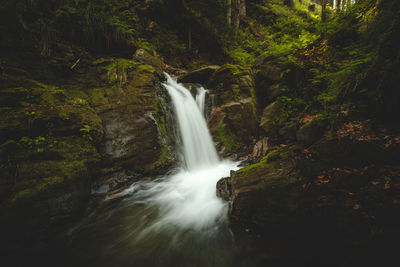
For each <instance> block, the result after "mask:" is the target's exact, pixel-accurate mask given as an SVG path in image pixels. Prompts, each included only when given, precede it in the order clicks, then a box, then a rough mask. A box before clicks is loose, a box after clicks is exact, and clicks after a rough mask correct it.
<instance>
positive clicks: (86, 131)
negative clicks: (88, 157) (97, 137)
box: [79, 124, 93, 141]
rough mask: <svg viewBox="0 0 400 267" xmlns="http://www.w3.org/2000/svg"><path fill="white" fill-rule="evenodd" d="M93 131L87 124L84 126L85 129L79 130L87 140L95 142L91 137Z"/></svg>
mask: <svg viewBox="0 0 400 267" xmlns="http://www.w3.org/2000/svg"><path fill="white" fill-rule="evenodd" d="M91 130H92V129H91V128H90V126H89V125H87V124H85V125H83V127H82V128H80V129H79V131H80V132H81V133H82V134H83V136H84V137H85V138H87V139H88V140H89V141H92V140H93V138H92V136H91V135H90V132H91Z"/></svg>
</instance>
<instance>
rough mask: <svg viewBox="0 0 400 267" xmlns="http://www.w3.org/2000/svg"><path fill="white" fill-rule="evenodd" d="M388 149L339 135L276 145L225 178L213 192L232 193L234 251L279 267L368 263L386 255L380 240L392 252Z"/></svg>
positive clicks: (392, 173)
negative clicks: (237, 248)
mask: <svg viewBox="0 0 400 267" xmlns="http://www.w3.org/2000/svg"><path fill="white" fill-rule="evenodd" d="M389 143H390V145H386V148H385V146H384V145H383V144H381V143H379V142H375V141H373V140H368V139H365V138H361V139H359V140H355V139H351V138H347V137H344V138H330V139H328V138H324V139H321V140H320V141H318V142H317V143H315V144H313V145H312V146H311V147H309V148H307V149H304V148H303V147H302V146H301V145H294V146H282V147H279V148H277V149H275V150H273V151H272V152H270V153H269V154H268V155H267V156H265V157H264V158H263V159H262V160H261V161H260V162H258V163H256V164H253V165H249V166H247V167H245V168H243V169H240V170H238V171H236V172H233V173H232V174H231V177H230V178H224V180H222V181H220V186H219V187H218V189H220V190H221V193H220V195H221V197H223V198H225V199H226V194H227V193H228V192H231V196H230V198H229V200H230V201H232V206H231V212H230V217H231V226H232V229H233V232H234V234H235V238H236V240H237V242H238V243H239V244H242V246H241V248H240V249H243V250H247V251H253V252H254V254H255V255H254V257H258V258H257V260H258V261H259V262H260V264H261V263H266V262H267V263H269V262H270V263H275V264H277V263H279V264H280V265H283V266H287V265H291V263H293V262H296V264H300V265H313V266H314V265H320V264H322V263H324V262H326V260H327V259H329V261H330V263H329V264H331V265H329V266H337V265H340V264H343V263H345V265H346V264H350V265H351V264H352V263H357V264H358V263H360V262H362V263H363V264H366V265H368V264H369V263H370V261H377V262H378V261H380V260H382V258H385V257H384V255H389V254H390V253H393V252H394V251H391V252H388V251H386V249H387V248H388V246H385V251H383V250H382V249H380V244H382V242H383V243H385V244H386V245H387V244H393V247H395V243H394V242H395V240H397V238H399V237H400V232H399V231H398V229H397V228H395V227H394V225H397V224H398V223H400V216H399V214H400V205H399V203H400V202H399V201H398V195H399V193H400V176H399V175H398V173H396V170H398V156H399V155H398V153H399V152H398V151H397V152H394V149H395V147H398V145H397V144H393V143H391V142H389ZM389 143H388V144H389ZM399 151H400V150H399ZM396 154H397V156H396ZM382 164H384V165H382ZM396 166H397V167H396ZM385 177H386V178H385ZM388 177H390V178H388ZM227 185H230V188H229V190H227V188H228V187H227ZM378 222H379V226H378V225H377V223H378ZM377 228H378V229H380V230H377ZM394 236H395V238H393V237H394ZM389 248H390V246H389ZM310 251H312V253H311V255H310V253H309V252H310ZM387 253H389V254H387ZM366 255H369V256H366ZM378 255H379V256H378ZM393 255H394V254H393Z"/></svg>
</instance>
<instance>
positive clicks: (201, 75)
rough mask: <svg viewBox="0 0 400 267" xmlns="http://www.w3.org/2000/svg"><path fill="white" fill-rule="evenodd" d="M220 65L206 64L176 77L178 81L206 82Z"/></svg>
mask: <svg viewBox="0 0 400 267" xmlns="http://www.w3.org/2000/svg"><path fill="white" fill-rule="evenodd" d="M219 68H220V66H206V67H203V68H201V69H198V70H195V71H192V72H189V73H188V74H185V75H184V76H182V77H180V78H179V79H178V82H180V83H200V84H204V85H205V84H207V82H208V79H209V78H210V77H211V75H212V74H213V73H214V72H215V71H216V70H217V69H219Z"/></svg>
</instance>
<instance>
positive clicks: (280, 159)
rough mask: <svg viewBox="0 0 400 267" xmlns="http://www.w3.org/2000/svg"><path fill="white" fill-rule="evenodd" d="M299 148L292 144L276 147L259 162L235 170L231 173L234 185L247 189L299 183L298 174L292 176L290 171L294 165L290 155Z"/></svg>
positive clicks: (239, 188)
mask: <svg viewBox="0 0 400 267" xmlns="http://www.w3.org/2000/svg"><path fill="white" fill-rule="evenodd" d="M300 148H301V146H300V145H293V146H289V147H285V148H280V149H276V150H274V151H271V152H270V153H268V155H266V156H265V157H264V158H263V159H262V160H261V161H260V162H258V163H255V164H252V165H249V166H246V167H244V168H242V169H240V170H238V171H236V172H235V173H234V174H233V175H232V182H233V184H234V187H235V188H236V189H237V190H240V191H243V190H244V191H247V190H253V189H257V190H259V189H265V188H269V187H281V186H284V185H288V184H293V183H299V181H300V179H301V178H300V176H297V175H295V176H293V175H290V173H291V171H292V170H293V169H294V167H295V162H294V160H292V157H293V155H294V154H295V153H297V152H298V151H299V150H300Z"/></svg>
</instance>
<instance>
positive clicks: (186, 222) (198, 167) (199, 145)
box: [137, 74, 237, 237]
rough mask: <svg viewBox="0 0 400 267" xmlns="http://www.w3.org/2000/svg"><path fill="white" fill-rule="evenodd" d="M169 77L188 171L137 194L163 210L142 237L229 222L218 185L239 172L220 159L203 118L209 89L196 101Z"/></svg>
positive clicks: (165, 84) (180, 170)
mask: <svg viewBox="0 0 400 267" xmlns="http://www.w3.org/2000/svg"><path fill="white" fill-rule="evenodd" d="M166 76H167V81H166V83H164V84H163V86H164V87H165V88H166V89H167V91H168V93H169V95H170V96H171V99H172V103H173V105H174V111H175V115H176V117H177V122H178V125H177V126H178V128H179V132H180V138H181V140H182V148H181V149H180V151H181V152H182V154H183V155H182V160H183V161H184V162H183V163H184V166H185V167H184V168H179V169H177V170H175V172H174V173H173V174H171V175H169V177H167V178H165V179H162V180H161V181H156V182H154V183H151V184H148V189H147V190H141V191H139V192H138V193H137V194H138V195H139V196H140V195H142V197H144V198H147V200H148V201H150V202H151V203H153V204H155V206H157V207H158V209H159V217H158V219H156V220H155V221H154V223H152V224H151V226H149V227H147V228H146V229H145V230H144V231H142V233H141V234H140V235H139V236H141V237H142V236H144V235H146V234H148V233H149V232H152V231H155V230H156V231H160V230H162V229H163V228H165V227H167V228H169V227H171V226H174V227H178V228H180V229H193V230H200V229H203V230H204V229H205V228H210V227H211V228H212V227H213V226H216V225H217V224H218V223H219V222H221V221H223V220H224V219H225V215H226V208H227V205H226V203H225V202H224V201H222V200H221V199H219V198H218V197H217V196H216V183H217V181H218V180H219V179H221V178H222V177H226V176H229V174H230V170H233V169H237V167H236V166H237V164H236V163H234V162H231V161H221V160H220V159H219V157H218V154H217V151H216V149H215V147H214V144H213V141H212V138H211V135H210V132H209V130H208V128H207V123H206V121H205V118H204V115H203V114H204V104H205V101H204V99H205V94H206V91H205V89H204V88H200V89H198V95H197V96H196V100H195V99H194V98H193V96H192V95H191V93H190V92H189V90H188V89H186V88H185V87H183V86H182V85H181V84H178V83H177V82H176V80H174V79H173V78H172V77H170V76H169V75H168V74H166Z"/></svg>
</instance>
